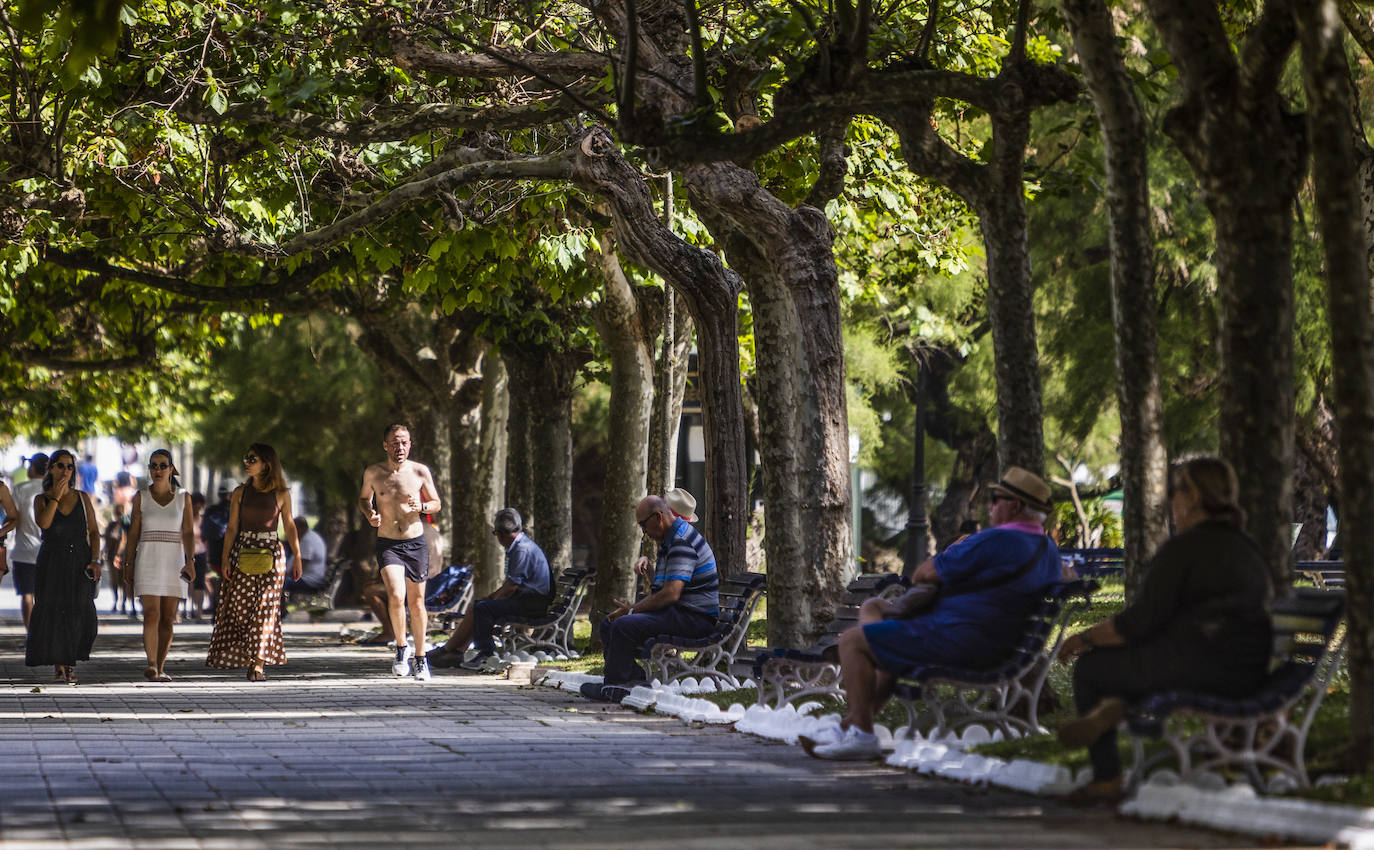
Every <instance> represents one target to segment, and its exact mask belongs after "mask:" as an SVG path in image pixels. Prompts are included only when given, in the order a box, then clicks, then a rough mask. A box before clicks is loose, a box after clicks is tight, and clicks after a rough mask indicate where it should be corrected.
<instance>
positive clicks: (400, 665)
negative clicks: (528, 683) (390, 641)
mask: <svg viewBox="0 0 1374 850" xmlns="http://www.w3.org/2000/svg"><path fill="white" fill-rule="evenodd" d="M413 657H415V650H413V649H411V648H410V644H408V643H406V644H402V645H400V646H398V647H396V663H395V664H392V665H391V672H393V673H395V674H396V675H397V676H409V675H410V659H411V658H413Z"/></svg>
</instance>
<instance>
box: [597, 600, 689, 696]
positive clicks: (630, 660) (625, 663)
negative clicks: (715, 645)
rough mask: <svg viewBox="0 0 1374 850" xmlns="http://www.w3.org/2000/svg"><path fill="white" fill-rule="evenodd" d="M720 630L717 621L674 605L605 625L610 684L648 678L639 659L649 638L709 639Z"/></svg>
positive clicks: (626, 616) (632, 615)
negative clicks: (713, 630) (637, 657)
mask: <svg viewBox="0 0 1374 850" xmlns="http://www.w3.org/2000/svg"><path fill="white" fill-rule="evenodd" d="M715 627H716V618H715V617H714V616H712V615H710V614H703V613H701V612H700V611H692V610H690V609H687V608H683V607H682V606H681V605H670V606H668V607H667V608H664V609H662V610H659V611H650V612H648V613H647V614H626V615H625V616H623V617H621V618H619V619H617V620H602V621H601V645H602V647H603V648H604V650H605V652H606V684H608V685H620V684H624V683H625V682H642V681H644V680H645V679H646V678H648V677H647V676H645V675H644V668H643V667H640V666H639V662H638V661H636V660H635V656H637V655H638V654H639V648H640V647H641V646H643V645H644V643H645V641H647V640H649V638H654V637H658V636H659V635H673V636H674V637H683V638H698V637H705V636H706V635H709V634H710V633H711V630H712V629H714V628H715Z"/></svg>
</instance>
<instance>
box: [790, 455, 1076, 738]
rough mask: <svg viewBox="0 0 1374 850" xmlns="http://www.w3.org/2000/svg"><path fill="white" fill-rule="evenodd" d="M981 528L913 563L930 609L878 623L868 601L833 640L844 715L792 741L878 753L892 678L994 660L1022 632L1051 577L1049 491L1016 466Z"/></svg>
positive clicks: (1053, 550) (874, 605)
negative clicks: (876, 730)
mask: <svg viewBox="0 0 1374 850" xmlns="http://www.w3.org/2000/svg"><path fill="white" fill-rule="evenodd" d="M991 489H992V493H991V496H990V497H989V498H990V501H991V503H990V505H989V507H988V520H989V525H990V526H991V527H989V528H988V529H986V530H984V531H980V532H978V533H977V534H973V535H970V536H968V537H966V538H963V539H961V540H958V541H956V542H955V543H953V544H952V545H951V546H950V547H949V548H948V549H946V550H945V551H943V552H941V553H940V554H938V555H936V556H935V557H933V558H930V559H928V560H926V561H925V563H923V564H921V565H920V566H919V567H917V568H916V571H915V573H914V574H913V576H912V581H913V582H932V583H935V584H937V585H939V595H938V596H937V597H936V601H935V603H934V605H933V606H931V607H930V608H927V609H925V610H924V611H922V612H920V613H919V614H917V615H916V616H913V617H910V618H908V619H890V620H888V619H882V617H883V608H885V607H886V606H885V604H884V603H881V602H878V601H875V600H870V601H869V602H866V603H864V605H863V607H862V608H861V609H860V613H859V622H860V624H861V625H859V626H857V627H856V628H852V629H849V630H848V631H846V632H845V633H844V634H842V635H841V636H840V645H839V649H840V671H841V677H842V680H843V681H844V689H845V697H846V701H847V702H848V704H849V711H848V713H847V714H846V715H845V718H844V720H842V721H841V722H840V723H839V724H837V725H836V726H834V727H832V728H829V729H823V730H820V731H819V732H818V733H817V734H815V735H813V736H811V737H803V738H802V739H801V744H802V747H803V748H805V749H806V751H807V752H808V753H810V754H811V755H813V756H815V757H817V758H829V759H869V758H874V757H877V756H878V755H880V750H879V748H878V739H877V737H875V736H874V734H873V717H874V715H875V714H876V713H877V711H878V709H879V708H881V707H882V704H883V703H884V702H886V701H887V698H888V697H889V696H891V694H892V685H893V682H894V680H895V678H896V677H897V676H900V675H902V674H904V673H907V672H908V671H910V670H912V669H914V668H917V667H924V666H929V665H932V664H941V665H949V666H955V667H964V668H973V669H978V668H983V667H990V666H993V665H995V664H997V663H999V662H1000V661H1001V660H1002V659H1003V658H1004V657H1005V656H1006V655H1007V653H1008V652H1009V651H1010V650H1011V648H1012V647H1013V646H1014V645H1015V644H1016V642H1017V641H1018V640H1019V639H1020V638H1021V634H1022V630H1023V629H1024V627H1025V622H1026V618H1027V617H1029V616H1030V615H1031V613H1032V612H1033V611H1034V610H1035V608H1036V606H1037V605H1038V604H1039V603H1040V600H1041V598H1042V597H1043V594H1044V592H1045V590H1046V589H1048V588H1049V587H1050V586H1051V585H1053V584H1055V583H1056V582H1058V581H1059V580H1060V563H1059V548H1058V547H1057V546H1055V545H1054V542H1053V541H1052V540H1050V539H1049V537H1048V536H1047V535H1046V534H1045V528H1044V522H1045V518H1046V516H1047V515H1048V514H1049V512H1050V488H1049V485H1047V484H1046V483H1045V482H1044V481H1043V480H1042V479H1041V478H1040V477H1039V476H1038V475H1035V474H1033V473H1031V472H1028V471H1027V470H1024V469H1022V468H1021V467H1019V466H1013V467H1010V468H1008V469H1007V472H1006V474H1005V475H1004V476H1002V480H1001V481H999V482H997V483H996V484H993V485H992V488H991Z"/></svg>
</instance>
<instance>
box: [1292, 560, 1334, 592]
mask: <svg viewBox="0 0 1374 850" xmlns="http://www.w3.org/2000/svg"><path fill="white" fill-rule="evenodd" d="M1293 572H1294V573H1296V574H1297V575H1299V576H1301V577H1303V578H1305V579H1308V580H1309V581H1311V582H1312V583H1313V584H1314V585H1316V586H1317V587H1321V588H1341V587H1345V562H1344V561H1298V562H1297V563H1296V564H1294V565H1293Z"/></svg>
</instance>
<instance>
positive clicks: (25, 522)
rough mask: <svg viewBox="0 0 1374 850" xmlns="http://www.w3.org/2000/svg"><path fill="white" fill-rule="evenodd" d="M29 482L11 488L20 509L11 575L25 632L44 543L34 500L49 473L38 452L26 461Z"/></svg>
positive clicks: (42, 456) (12, 552) (43, 455)
mask: <svg viewBox="0 0 1374 850" xmlns="http://www.w3.org/2000/svg"><path fill="white" fill-rule="evenodd" d="M28 472H29V480H28V481H23V482H21V483H19V484H16V485H14V504H15V507H16V508H18V510H19V526H18V527H17V528H16V529H15V533H14V548H13V549H11V550H10V568H11V569H12V570H13V572H14V592H15V593H17V594H19V612H20V613H21V614H22V615H23V617H24V628H25V629H26V630H27V629H28V627H29V621H30V619H32V617H33V591H34V581H35V578H36V574H37V572H38V547H39V545H40V544H41V543H42V542H43V540H42V537H41V531H40V529H39V528H38V521H37V519H36V518H35V517H34V512H33V506H34V499H35V498H36V497H37V496H38V495H39V494H40V493H42V492H43V476H44V475H46V474H47V472H48V456H47V455H45V454H43V453H42V452H39V453H38V454H36V455H34V456H33V457H30V458H29V470H28Z"/></svg>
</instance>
